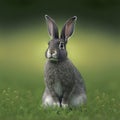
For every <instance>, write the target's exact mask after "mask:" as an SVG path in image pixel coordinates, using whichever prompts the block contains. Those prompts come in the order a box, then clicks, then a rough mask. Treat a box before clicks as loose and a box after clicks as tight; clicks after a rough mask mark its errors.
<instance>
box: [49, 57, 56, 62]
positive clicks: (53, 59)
mask: <svg viewBox="0 0 120 120" xmlns="http://www.w3.org/2000/svg"><path fill="white" fill-rule="evenodd" d="M49 60H50V61H55V62H57V61H58V59H57V58H54V57H51V58H49Z"/></svg>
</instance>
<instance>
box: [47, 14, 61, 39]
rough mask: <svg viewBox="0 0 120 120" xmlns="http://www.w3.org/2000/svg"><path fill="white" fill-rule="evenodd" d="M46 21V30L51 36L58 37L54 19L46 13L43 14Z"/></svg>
mask: <svg viewBox="0 0 120 120" xmlns="http://www.w3.org/2000/svg"><path fill="white" fill-rule="evenodd" d="M45 19H46V23H47V26H48V32H49V34H50V36H51V37H52V38H59V34H58V28H57V25H56V23H55V21H54V20H53V19H52V18H50V17H49V16H48V15H45Z"/></svg>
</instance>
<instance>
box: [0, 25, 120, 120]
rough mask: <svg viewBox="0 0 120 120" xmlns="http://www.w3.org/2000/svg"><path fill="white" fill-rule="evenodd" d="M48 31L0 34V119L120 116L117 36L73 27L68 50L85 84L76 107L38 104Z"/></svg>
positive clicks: (113, 119) (89, 119)
mask: <svg viewBox="0 0 120 120" xmlns="http://www.w3.org/2000/svg"><path fill="white" fill-rule="evenodd" d="M48 40H49V36H48V35H47V31H46V29H42V28H41V29H40V26H39V27H33V28H28V29H17V30H14V29H13V30H11V31H9V30H8V31H4V34H2V35H1V37H0V120H61V119H63V120H96V119H97V120H118V119H119V116H120V87H119V85H120V41H119V40H120V36H119V35H114V34H109V33H106V32H105V33H104V31H102V32H101V31H96V30H95V29H92V30H91V29H83V30H82V29H80V30H79V29H76V32H75V34H74V36H73V37H72V38H71V39H70V41H69V43H68V46H67V49H68V54H69V58H70V59H71V60H72V61H73V63H74V64H75V66H76V67H77V68H78V69H79V70H80V72H81V74H82V76H83V77H84V79H85V83H86V88H87V97H88V100H87V104H86V105H85V106H82V107H81V108H77V109H72V110H70V109H62V108H48V109H44V108H42V107H41V97H42V93H43V91H44V81H43V79H44V78H43V69H44V63H45V57H44V52H45V50H46V48H47V41H48Z"/></svg>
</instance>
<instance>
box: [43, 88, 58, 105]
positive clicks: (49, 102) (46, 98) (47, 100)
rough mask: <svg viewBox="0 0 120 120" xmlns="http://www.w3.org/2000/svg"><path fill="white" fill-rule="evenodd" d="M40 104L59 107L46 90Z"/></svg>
mask: <svg viewBox="0 0 120 120" xmlns="http://www.w3.org/2000/svg"><path fill="white" fill-rule="evenodd" d="M42 104H43V106H45V107H46V106H60V103H59V102H57V103H56V102H55V101H54V99H53V98H52V96H51V94H50V92H49V90H48V89H47V88H46V89H45V91H44V94H43V97H42Z"/></svg>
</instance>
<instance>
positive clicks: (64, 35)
mask: <svg viewBox="0 0 120 120" xmlns="http://www.w3.org/2000/svg"><path fill="white" fill-rule="evenodd" d="M45 19H46V23H47V26H48V32H49V34H50V36H51V38H52V40H50V41H49V43H48V49H47V50H46V53H45V56H46V58H47V62H46V65H45V71H44V72H45V73H44V78H45V84H46V88H45V91H44V94H43V97H42V102H43V106H54V105H55V106H56V105H57V106H59V107H67V106H68V107H77V106H80V105H81V104H84V103H86V99H87V97H86V89H85V84H84V80H83V78H82V76H81V74H80V73H79V71H78V70H77V69H76V67H75V66H74V65H73V64H72V62H71V61H70V60H69V59H68V57H67V51H66V44H67V42H68V38H69V37H70V36H71V35H72V33H73V30H74V25H75V21H76V20H77V17H76V16H74V17H72V18H70V19H68V21H67V22H66V23H65V25H64V27H63V29H62V31H61V35H60V37H59V33H58V28H57V26H56V23H55V21H54V20H53V19H52V18H51V17H49V16H48V15H45Z"/></svg>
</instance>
